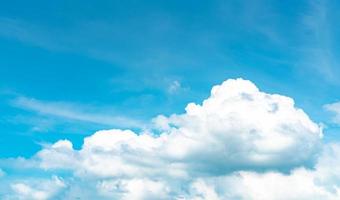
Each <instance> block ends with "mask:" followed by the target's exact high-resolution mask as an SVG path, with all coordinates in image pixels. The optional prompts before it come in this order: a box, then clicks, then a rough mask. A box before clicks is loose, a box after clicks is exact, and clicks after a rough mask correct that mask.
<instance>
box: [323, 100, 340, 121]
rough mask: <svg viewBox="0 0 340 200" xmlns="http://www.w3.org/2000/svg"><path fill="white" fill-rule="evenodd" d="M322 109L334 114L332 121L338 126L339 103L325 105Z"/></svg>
mask: <svg viewBox="0 0 340 200" xmlns="http://www.w3.org/2000/svg"><path fill="white" fill-rule="evenodd" d="M323 107H324V109H325V110H326V111H329V112H331V113H333V114H334V116H333V118H332V121H333V122H334V123H336V124H338V125H340V101H339V102H335V103H331V104H326V105H324V106H323Z"/></svg>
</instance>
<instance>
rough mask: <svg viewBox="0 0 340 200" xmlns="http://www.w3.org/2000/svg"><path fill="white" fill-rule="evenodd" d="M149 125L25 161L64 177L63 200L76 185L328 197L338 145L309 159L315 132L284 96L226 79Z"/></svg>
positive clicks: (110, 190) (158, 193)
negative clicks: (207, 94)
mask: <svg viewBox="0 0 340 200" xmlns="http://www.w3.org/2000/svg"><path fill="white" fill-rule="evenodd" d="M153 123H154V127H153V128H152V129H150V130H145V131H143V132H142V133H138V134H137V133H135V132H133V131H131V130H118V129H113V130H104V131H98V132H96V133H95V134H93V135H91V136H89V137H86V138H85V139H84V144H83V146H82V148H81V149H80V150H75V149H74V148H73V145H72V143H71V142H70V141H67V140H60V141H58V142H56V143H55V144H52V145H50V146H47V147H45V148H44V149H43V150H41V151H39V152H38V153H37V154H36V155H35V156H34V157H33V158H32V159H31V161H32V162H33V163H38V168H40V169H44V170H48V171H50V172H52V173H57V172H58V171H59V170H61V171H65V170H66V171H68V172H71V173H73V176H72V178H71V179H72V180H69V181H71V182H72V184H68V185H70V186H69V187H67V189H66V190H67V191H68V192H64V193H63V195H64V196H63V199H71V198H70V196H73V197H74V198H76V197H77V198H78V197H79V195H83V196H82V198H85V199H86V198H89V197H86V196H84V195H85V193H86V192H85V193H82V194H79V192H76V191H77V189H76V188H81V187H82V186H84V185H86V182H90V183H91V184H87V185H86V187H90V186H93V185H94V186H93V187H90V188H89V190H88V191H91V192H89V193H91V195H92V198H100V199H105V198H107V199H110V198H111V199H112V198H114V199H137V200H138V199H169V197H171V199H209V200H211V199H263V200H265V199H283V198H284V199H310V198H311V197H313V198H314V199H315V198H316V199H333V198H334V199H335V198H336V197H338V189H337V187H338V185H339V184H338V183H340V181H339V179H338V177H340V176H339V172H337V171H336V170H333V169H332V166H333V167H334V166H336V165H337V164H338V162H339V161H338V160H339V159H338V157H337V154H336V153H334V152H338V150H339V149H340V148H338V146H339V145H333V146H332V145H331V146H330V147H327V148H325V150H324V151H323V152H324V153H323V154H322V155H319V152H320V150H321V148H322V145H321V137H322V130H321V128H320V127H319V126H318V125H317V124H315V123H314V122H313V121H311V120H310V119H309V117H308V116H307V115H306V114H305V113H304V112H303V111H302V110H301V109H299V108H296V107H295V105H294V101H293V100H292V99H291V98H288V97H285V96H282V95H278V94H267V93H264V92H261V91H259V89H258V88H257V87H256V86H255V85H254V84H253V83H251V82H250V81H246V80H243V79H236V80H227V81H225V82H224V83H222V84H221V85H218V86H214V87H213V89H212V91H211V95H210V97H209V98H207V99H206V100H205V101H204V102H203V103H202V104H201V105H199V104H194V103H190V104H188V106H187V107H186V112H185V113H184V114H180V115H176V114H174V115H171V116H170V117H166V116H162V115H160V116H158V117H156V118H155V119H154V120H153ZM339 153H340V152H339ZM316 159H317V162H316V164H315V165H313V164H314V161H315V160H316ZM312 166H315V169H311V168H310V167H312ZM89 185H90V186H89ZM268 188H269V189H268ZM76 193H78V194H77V195H75V194H76Z"/></svg>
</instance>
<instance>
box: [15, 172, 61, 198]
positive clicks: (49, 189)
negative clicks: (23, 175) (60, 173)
mask: <svg viewBox="0 0 340 200" xmlns="http://www.w3.org/2000/svg"><path fill="white" fill-rule="evenodd" d="M26 182H27V181H26ZM65 187H66V185H65V183H64V182H63V180H61V179H60V178H58V177H56V176H54V177H52V179H51V180H43V181H41V180H39V181H33V183H32V182H30V183H22V182H19V183H13V184H11V188H12V190H13V191H14V194H13V195H12V196H11V197H9V198H10V199H26V200H27V199H32V200H45V199H51V198H52V197H53V196H54V195H56V194H57V193H58V192H59V191H60V190H61V189H62V188H65Z"/></svg>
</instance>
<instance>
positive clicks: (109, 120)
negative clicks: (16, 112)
mask: <svg viewBox="0 0 340 200" xmlns="http://www.w3.org/2000/svg"><path fill="white" fill-rule="evenodd" d="M12 105H13V106H15V107H18V108H21V109H24V110H28V111H33V112H35V113H37V114H39V115H43V116H52V117H59V118H63V119H67V120H75V121H81V122H86V123H94V124H101V125H108V126H116V127H131V128H136V127H138V128H140V127H142V126H143V125H142V123H141V122H140V121H138V120H134V119H129V118H125V117H117V116H113V115H111V114H108V113H96V112H98V110H96V109H93V108H91V107H86V106H81V105H77V104H71V103H66V102H48V101H41V100H37V99H33V98H27V97H23V96H21V97H18V98H16V99H15V100H13V102H12Z"/></svg>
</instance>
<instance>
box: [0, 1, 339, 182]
mask: <svg viewBox="0 0 340 200" xmlns="http://www.w3.org/2000/svg"><path fill="white" fill-rule="evenodd" d="M339 8H340V5H339V2H337V1H332V0H326V1H298V2H297V1H290V0H288V1H275V0H271V1H269V0H268V1H266V0H256V1H251V2H249V1H233V0H231V1H219V0H216V1H215V0H214V1H177V0H174V1H148V0H147V1H100V2H98V1H97V2H92V1H72V2H70V1H57V2H49V1H35V2H31V1H26V2H23V1H15V0H14V1H8V2H3V3H2V5H1V7H0V52H1V54H0V127H1V131H0V133H1V138H0V157H1V158H2V159H6V158H15V157H19V156H23V157H26V158H30V157H31V156H33V155H35V154H36V152H38V151H39V150H40V149H41V148H42V147H44V146H45V145H47V144H51V143H55V142H56V141H58V140H61V139H67V140H69V141H71V142H72V143H73V145H74V148H75V149H79V148H80V147H81V145H82V144H83V139H84V137H87V136H90V135H92V134H93V133H94V132H96V131H98V130H103V129H112V128H121V129H131V130H133V131H136V132H139V131H141V130H144V129H146V128H148V127H150V126H151V125H150V124H151V123H152V122H151V121H152V119H153V118H154V117H156V116H158V115H165V116H169V115H171V114H174V113H177V114H181V113H184V112H185V111H184V108H185V107H186V105H187V104H188V103H189V102H195V103H201V102H202V101H203V100H204V99H207V98H208V97H209V94H210V90H211V88H212V86H214V85H217V84H221V83H222V82H223V81H225V80H227V79H235V78H243V79H247V80H251V81H252V82H253V83H255V84H256V86H257V87H258V88H260V90H261V91H264V92H266V93H269V94H273V93H275V94H281V95H284V96H289V97H291V98H293V99H294V100H295V103H296V106H297V107H299V108H301V109H303V110H304V112H306V113H307V114H308V116H309V117H310V118H311V119H312V120H313V121H314V122H315V123H316V124H322V126H323V127H324V139H323V140H324V141H326V142H337V141H338V140H339V139H340V137H339V135H338V133H339V131H340V128H339V124H340V117H339V116H338V119H337V115H340V114H339V113H340V106H338V107H336V106H328V107H327V106H325V105H327V104H332V105H334V103H336V102H338V101H340V96H339V92H338V91H340V79H339V78H338V77H339V75H340V60H339V58H340V48H339V44H340V37H339V35H340V28H339V26H338V19H339V18H340V16H339V15H340V13H339V12H337V11H338V10H339ZM53 180H54V179H53Z"/></svg>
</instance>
